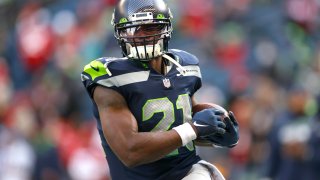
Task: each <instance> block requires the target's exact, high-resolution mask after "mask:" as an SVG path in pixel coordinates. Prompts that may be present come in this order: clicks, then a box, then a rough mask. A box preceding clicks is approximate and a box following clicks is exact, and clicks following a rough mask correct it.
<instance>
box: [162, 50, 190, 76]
mask: <svg viewBox="0 0 320 180" xmlns="http://www.w3.org/2000/svg"><path fill="white" fill-rule="evenodd" d="M162 57H164V58H166V59H167V60H168V61H170V62H172V63H173V64H175V65H176V66H177V67H178V68H177V70H178V71H179V72H180V73H181V75H183V76H184V75H185V74H186V72H187V70H186V69H185V68H184V67H182V66H181V65H180V64H179V63H178V62H177V61H176V60H174V59H173V58H172V57H170V56H168V55H166V54H162Z"/></svg>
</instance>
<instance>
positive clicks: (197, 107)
mask: <svg viewBox="0 0 320 180" xmlns="http://www.w3.org/2000/svg"><path fill="white" fill-rule="evenodd" d="M208 108H215V109H219V110H221V111H223V112H224V117H228V111H227V110H226V109H224V108H223V107H222V106H220V105H218V104H214V103H207V102H204V103H199V104H196V105H195V106H193V107H192V115H193V114H194V113H196V112H199V111H201V110H204V109H208Z"/></svg>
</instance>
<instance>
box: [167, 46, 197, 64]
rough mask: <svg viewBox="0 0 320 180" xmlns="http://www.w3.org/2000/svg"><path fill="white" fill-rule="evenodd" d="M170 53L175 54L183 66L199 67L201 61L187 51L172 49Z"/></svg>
mask: <svg viewBox="0 0 320 180" xmlns="http://www.w3.org/2000/svg"><path fill="white" fill-rule="evenodd" d="M169 53H171V54H173V55H174V56H176V59H177V60H178V62H179V63H180V64H181V65H198V64H199V60H198V58H197V57H196V56H195V55H193V54H191V53H188V52H186V51H183V50H179V49H170V50H169Z"/></svg>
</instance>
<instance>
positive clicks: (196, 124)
mask: <svg viewBox="0 0 320 180" xmlns="http://www.w3.org/2000/svg"><path fill="white" fill-rule="evenodd" d="M193 125H195V126H198V127H208V125H204V124H198V123H197V122H193Z"/></svg>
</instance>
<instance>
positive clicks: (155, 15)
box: [111, 0, 172, 61]
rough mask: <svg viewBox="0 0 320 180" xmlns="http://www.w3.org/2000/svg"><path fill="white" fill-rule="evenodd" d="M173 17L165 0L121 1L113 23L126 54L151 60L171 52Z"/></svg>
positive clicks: (133, 57) (115, 10) (143, 59)
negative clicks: (169, 46)
mask: <svg viewBox="0 0 320 180" xmlns="http://www.w3.org/2000/svg"><path fill="white" fill-rule="evenodd" d="M171 19H172V14H171V11H170V9H169V8H168V6H167V4H166V2H165V1H164V0H120V1H119V3H118V4H117V6H116V7H115V9H114V13H113V18H112V21H111V24H112V25H113V27H114V36H115V38H116V39H117V40H118V43H119V45H120V47H121V50H122V53H123V55H124V56H126V57H128V58H129V59H134V60H140V61H149V60H151V59H153V58H156V57H159V56H161V55H163V54H164V53H165V52H167V51H168V42H169V40H170V38H171V33H172V24H171Z"/></svg>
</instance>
